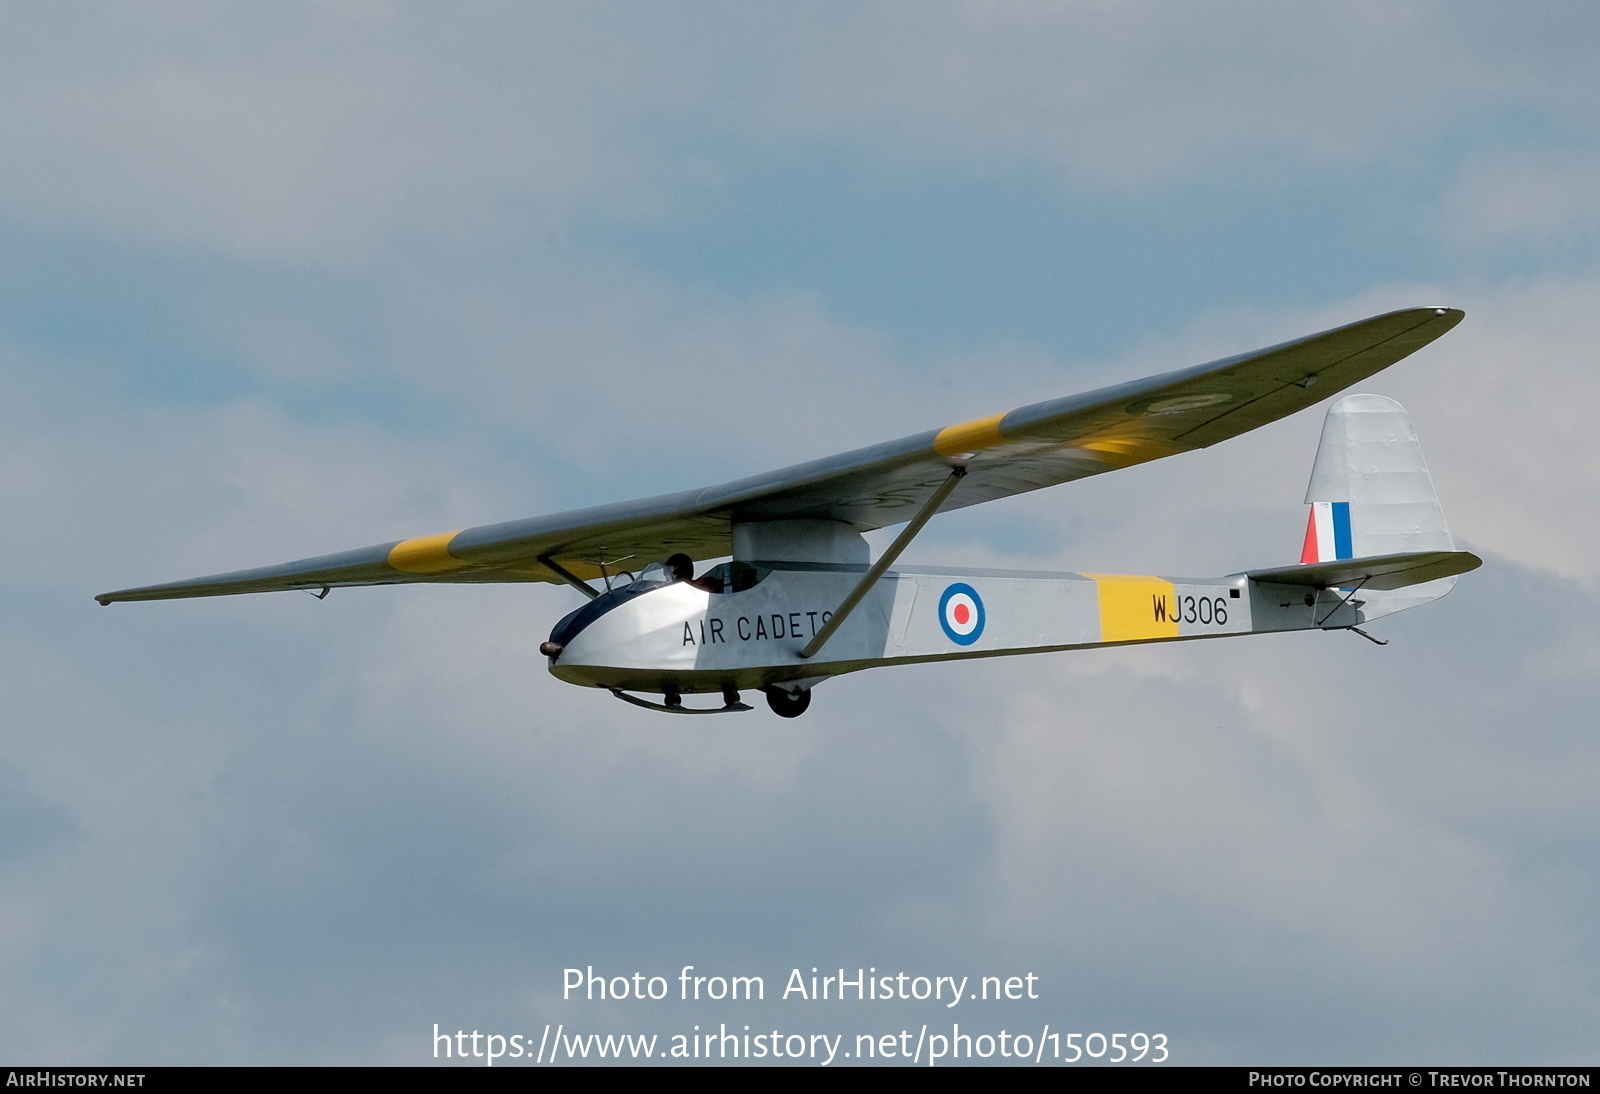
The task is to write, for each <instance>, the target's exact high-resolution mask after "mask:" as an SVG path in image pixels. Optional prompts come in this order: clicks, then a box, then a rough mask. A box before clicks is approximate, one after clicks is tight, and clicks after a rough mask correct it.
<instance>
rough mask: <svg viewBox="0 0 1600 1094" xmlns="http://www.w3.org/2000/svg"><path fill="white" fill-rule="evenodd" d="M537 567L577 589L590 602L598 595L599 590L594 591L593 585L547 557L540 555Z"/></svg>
mask: <svg viewBox="0 0 1600 1094" xmlns="http://www.w3.org/2000/svg"><path fill="white" fill-rule="evenodd" d="M539 565H541V566H543V567H544V568H545V569H547V570H549V571H550V572H551V573H553V574H555V575H556V576H557V577H559V578H560V579H561V580H562V581H565V582H566V583H567V584H568V585H571V586H572V587H573V588H574V589H577V590H578V591H579V592H580V593H582V594H583V595H584V596H586V597H588V598H589V599H590V600H593V599H594V598H595V597H597V596H599V595H600V590H599V589H596V588H595V587H594V586H593V585H591V584H589V583H588V582H587V581H585V580H583V578H581V577H579V576H578V575H576V574H574V573H572V572H570V571H568V570H567V569H565V568H564V567H563V566H562V565H561V563H559V562H557V561H556V560H555V559H553V558H551V557H550V556H549V555H540V556H539Z"/></svg>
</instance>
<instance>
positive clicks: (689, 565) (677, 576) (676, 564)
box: [666, 552, 694, 581]
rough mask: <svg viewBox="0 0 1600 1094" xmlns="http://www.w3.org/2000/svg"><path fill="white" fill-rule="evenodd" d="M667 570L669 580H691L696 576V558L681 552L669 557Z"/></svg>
mask: <svg viewBox="0 0 1600 1094" xmlns="http://www.w3.org/2000/svg"><path fill="white" fill-rule="evenodd" d="M666 570H667V580H668V581H689V580H691V579H692V578H693V577H694V559H692V558H690V557H689V556H688V555H686V554H682V553H681V552H680V553H679V554H676V555H673V556H672V557H671V558H669V559H667V561H666Z"/></svg>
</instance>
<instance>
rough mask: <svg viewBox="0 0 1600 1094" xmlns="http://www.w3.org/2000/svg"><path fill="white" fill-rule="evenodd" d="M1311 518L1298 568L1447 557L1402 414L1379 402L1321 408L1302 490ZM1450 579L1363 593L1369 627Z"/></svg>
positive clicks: (1435, 505)
mask: <svg viewBox="0 0 1600 1094" xmlns="http://www.w3.org/2000/svg"><path fill="white" fill-rule="evenodd" d="M1306 502H1307V504H1309V505H1310V506H1311V512H1310V514H1309V516H1308V518H1307V522H1306V535H1305V541H1304V544H1303V546H1302V547H1301V551H1300V561H1301V562H1302V563H1316V562H1332V561H1335V560H1338V559H1347V558H1368V557H1371V556H1374V555H1392V554H1400V553H1402V552H1419V551H1454V550H1455V540H1454V538H1452V537H1451V535H1450V528H1449V526H1448V525H1447V524H1446V523H1445V519H1444V509H1443V507H1442V506H1441V505H1440V504H1439V495H1438V492H1437V491H1436V490H1435V489H1434V486H1433V476H1432V475H1430V474H1429V473H1428V463H1427V460H1425V459H1424V458H1423V455H1422V444H1421V443H1420V442H1419V441H1418V440H1417V431H1416V429H1415V428H1414V427H1413V426H1412V424H1411V418H1410V416H1409V415H1407V414H1406V411H1405V408H1404V407H1402V406H1401V405H1400V404H1399V403H1397V402H1395V401H1394V400H1393V399H1389V398H1385V397H1384V396H1382V395H1347V396H1345V397H1344V398H1343V399H1340V400H1339V401H1338V402H1336V403H1334V404H1333V405H1332V406H1331V407H1329V408H1328V416H1327V418H1326V419H1325V420H1324V421H1323V424H1322V440H1321V441H1320V443H1319V444H1318V445H1317V457H1316V461H1315V463H1314V464H1313V465H1312V469H1311V483H1310V485H1309V486H1307V488H1306ZM1454 584H1455V578H1453V577H1448V578H1441V579H1439V580H1437V581H1430V582H1427V583H1426V584H1422V585H1415V586H1412V587H1410V588H1405V589H1395V590H1391V591H1377V590H1364V591H1363V592H1362V593H1361V594H1360V599H1361V600H1362V601H1364V606H1363V610H1362V616H1363V618H1365V619H1373V618H1376V617H1378V616H1381V615H1389V614H1391V613H1393V612H1397V611H1401V610H1403V609H1405V608H1411V607H1415V606H1416V605H1418V604H1425V603H1427V602H1428V601H1430V600H1437V599H1439V597H1441V596H1443V595H1445V593H1448V592H1449V591H1450V589H1451V587H1452V586H1454Z"/></svg>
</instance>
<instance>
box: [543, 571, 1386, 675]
mask: <svg viewBox="0 0 1600 1094" xmlns="http://www.w3.org/2000/svg"><path fill="white" fill-rule="evenodd" d="M770 565H771V566H772V568H770V569H768V567H767V566H766V565H763V566H760V567H759V569H761V570H764V571H765V573H764V576H763V577H762V578H761V580H760V581H759V582H758V583H757V584H755V585H754V586H752V587H750V588H746V589H743V590H741V591H739V592H729V593H721V592H710V591H707V590H706V589H705V588H701V587H697V586H696V585H695V584H694V583H690V582H683V581H680V582H674V583H670V584H668V583H661V584H656V583H642V584H651V585H653V586H654V587H650V588H647V589H637V590H636V589H634V588H631V587H629V586H623V587H622V588H620V589H618V590H616V591H615V592H611V593H607V594H604V595H602V596H601V597H599V598H597V599H596V600H593V601H591V602H590V603H589V604H588V605H586V606H585V607H584V608H581V609H579V611H578V612H575V613H573V615H572V616H569V617H568V618H567V619H565V620H563V621H562V622H561V623H560V624H558V625H557V627H556V629H555V631H554V632H553V633H552V635H551V640H552V642H554V643H556V644H557V645H559V646H560V647H561V652H560V653H559V654H558V655H557V656H556V657H555V658H554V659H553V660H552V661H551V664H550V671H551V672H552V673H553V674H554V675H555V676H557V677H558V678H560V679H562V680H565V681H568V682H569V683H574V684H585V685H589V686H592V687H605V688H614V689H620V690H629V691H648V692H660V691H662V690H663V689H664V688H665V687H673V688H675V689H676V690H679V691H681V692H684V693H713V694H714V693H717V692H720V691H722V690H724V689H725V688H729V687H731V688H734V689H736V690H745V689H752V688H761V687H766V686H768V685H774V684H776V685H785V684H787V685H790V686H793V685H794V684H795V683H800V684H801V686H809V685H810V684H811V683H812V682H814V681H815V680H818V679H821V678H825V677H829V676H836V675H839V674H841V673H846V672H854V671H856V670H859V669H866V668H875V667H878V666H882V665H897V664H913V663H916V662H922V661H947V660H955V659H958V658H967V657H998V656H1004V655H1008V654H1023V653H1040V652H1046V651H1051V650H1070V649H1084V648H1089V647H1094V646H1109V645H1121V644H1125V643H1130V642H1157V641H1166V640H1174V639H1184V638H1218V637H1223V636H1226V635H1238V634H1251V633H1257V632H1264V631H1284V630H1308V629H1336V628H1343V627H1350V626H1355V625H1359V624H1360V623H1361V622H1363V621H1364V618H1365V616H1364V612H1363V608H1364V607H1365V602H1364V601H1362V600H1361V599H1360V597H1359V596H1354V597H1349V596H1347V595H1346V594H1344V593H1341V592H1339V591H1338V590H1333V589H1324V590H1320V591H1319V590H1315V589H1307V588H1304V587H1300V586H1291V585H1273V584H1268V583H1265V582H1260V581H1256V580H1252V579H1251V578H1250V577H1248V576H1247V575H1244V574H1238V575H1234V576H1230V577H1221V578H1212V579H1185V578H1161V577H1147V576H1127V575H1107V574H1095V575H1088V574H1060V573H1039V572H1028V571H1007V570H956V569H939V570H934V569H929V568H920V567H917V568H913V567H904V568H901V569H900V570H898V571H891V572H889V573H886V574H884V575H883V577H882V578H880V579H879V581H878V582H877V583H876V584H875V585H874V586H873V587H872V589H871V591H870V592H869V593H868V594H867V596H866V599H865V600H864V601H863V602H862V603H861V605H860V607H858V608H857V609H856V610H855V611H854V612H853V613H852V614H851V615H850V617H849V618H848V619H847V620H845V622H844V623H843V625H842V626H841V627H840V628H839V630H838V631H837V633H835V634H834V635H833V636H832V637H831V638H829V639H828V641H827V643H826V644H825V645H824V646H823V647H822V648H821V649H820V650H819V651H818V652H817V653H816V654H815V655H814V656H813V657H811V658H804V657H802V656H801V651H802V649H803V648H804V647H805V646H806V644H807V643H808V642H809V641H810V640H811V639H813V638H814V637H815V636H816V635H817V632H818V631H819V630H820V629H821V628H822V626H823V625H824V624H825V623H826V622H827V621H828V620H829V618H830V617H831V615H832V611H833V609H834V608H836V607H837V606H838V605H839V603H840V601H841V600H842V599H843V598H844V596H845V595H846V594H848V593H849V592H850V590H851V589H852V588H853V587H854V586H855V585H856V583H857V582H858V581H859V580H860V579H861V575H862V573H863V572H864V571H865V570H866V567H865V566H864V565H862V566H844V565H837V564H835V565H827V566H822V565H817V564H806V563H777V564H770ZM1308 599H1309V603H1308Z"/></svg>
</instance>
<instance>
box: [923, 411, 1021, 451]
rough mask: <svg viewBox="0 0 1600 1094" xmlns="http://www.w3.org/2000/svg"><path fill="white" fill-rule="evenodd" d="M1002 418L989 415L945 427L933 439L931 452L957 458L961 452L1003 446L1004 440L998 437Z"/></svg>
mask: <svg viewBox="0 0 1600 1094" xmlns="http://www.w3.org/2000/svg"><path fill="white" fill-rule="evenodd" d="M1004 417H1005V415H1004V414H991V415H989V416H988V417H987V418H974V419H972V421H970V422H957V423H956V424H955V425H947V426H945V427H944V428H943V429H941V430H939V435H938V436H937V437H935V438H934V439H933V450H934V451H935V452H937V453H939V455H941V456H959V455H961V454H962V453H963V452H977V451H978V450H980V449H984V448H993V447H994V446H995V445H997V444H1004V443H1005V440H1006V439H1005V438H1004V437H1003V436H1001V435H1000V419H1001V418H1004Z"/></svg>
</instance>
